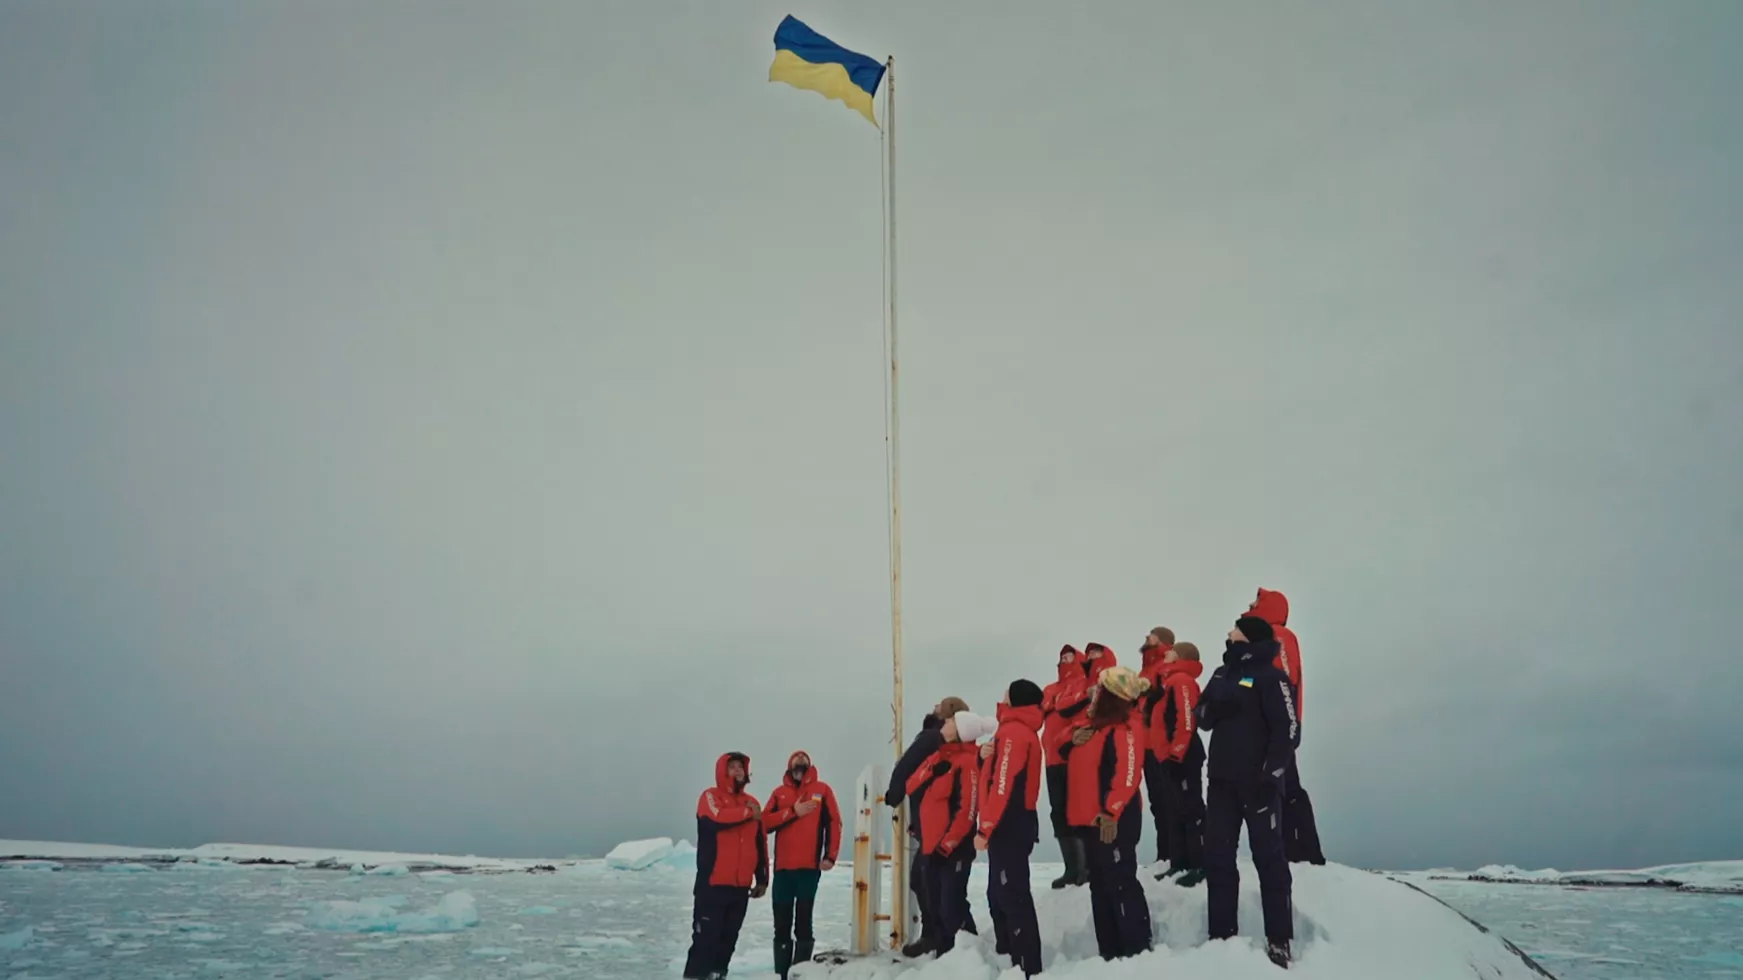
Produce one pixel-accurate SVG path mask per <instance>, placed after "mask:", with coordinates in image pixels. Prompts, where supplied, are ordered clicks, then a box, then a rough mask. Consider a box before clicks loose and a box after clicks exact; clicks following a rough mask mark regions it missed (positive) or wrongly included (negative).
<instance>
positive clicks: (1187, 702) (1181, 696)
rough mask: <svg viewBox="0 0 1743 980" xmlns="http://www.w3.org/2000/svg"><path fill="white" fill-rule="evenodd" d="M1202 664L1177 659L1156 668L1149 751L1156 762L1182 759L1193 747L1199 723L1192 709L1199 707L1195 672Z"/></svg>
mask: <svg viewBox="0 0 1743 980" xmlns="http://www.w3.org/2000/svg"><path fill="white" fill-rule="evenodd" d="M1202 673H1204V664H1202V663H1199V662H1198V661H1196V660H1176V661H1174V662H1173V663H1171V664H1162V665H1160V667H1159V668H1158V670H1157V674H1158V676H1159V678H1160V681H1161V683H1160V684H1159V685H1158V690H1159V691H1160V694H1159V695H1158V696H1157V698H1156V700H1155V702H1154V706H1153V707H1152V708H1151V709H1150V755H1151V756H1152V757H1154V758H1155V759H1156V761H1157V762H1181V761H1183V760H1185V758H1186V750H1187V749H1189V748H1191V747H1192V737H1193V735H1194V734H1196V733H1197V731H1198V723H1197V722H1196V721H1195V720H1194V719H1193V717H1192V712H1193V709H1194V708H1197V707H1198V693H1199V691H1198V676H1199V675H1200V674H1202Z"/></svg>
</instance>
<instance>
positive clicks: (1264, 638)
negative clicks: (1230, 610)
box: [1235, 616, 1277, 643]
mask: <svg viewBox="0 0 1743 980" xmlns="http://www.w3.org/2000/svg"><path fill="white" fill-rule="evenodd" d="M1235 629H1238V630H1240V631H1241V635H1242V636H1244V637H1246V638H1247V642H1248V643H1269V642H1271V641H1272V640H1275V639H1277V634H1276V632H1275V631H1273V630H1272V629H1271V624H1270V623H1267V622H1265V621H1264V620H1262V619H1260V618H1259V617H1257V616H1242V617H1241V618H1240V619H1237V620H1235Z"/></svg>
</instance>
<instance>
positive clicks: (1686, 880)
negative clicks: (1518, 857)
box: [1428, 861, 1743, 895]
mask: <svg viewBox="0 0 1743 980" xmlns="http://www.w3.org/2000/svg"><path fill="white" fill-rule="evenodd" d="M1428 874H1429V875H1431V876H1433V877H1435V878H1440V879H1446V880H1456V881H1491V882H1498V883H1504V884H1519V885H1589V886H1593V887H1600V888H1676V889H1680V890H1682V891H1688V892H1709V893H1713V894H1720V895H1743V861H1701V862H1696V863H1693V864H1666V865H1661V866H1659V867H1656V868H1639V869H1634V870H1628V871H1557V870H1555V869H1554V868H1545V869H1543V870H1541V871H1525V870H1522V869H1520V868H1515V867H1513V866H1512V865H1510V864H1506V865H1497V864H1492V865H1489V866H1488V867H1484V868H1478V869H1477V870H1475V871H1432V872H1428Z"/></svg>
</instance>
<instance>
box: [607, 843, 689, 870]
mask: <svg viewBox="0 0 1743 980" xmlns="http://www.w3.org/2000/svg"><path fill="white" fill-rule="evenodd" d="M605 866H606V867H608V868H614V869H616V870H618V871H647V870H650V869H673V870H678V871H694V870H696V846H695V845H694V844H691V843H690V842H689V841H687V840H680V841H674V840H672V838H670V837H654V838H651V839H649V840H631V841H624V842H623V843H621V844H619V845H617V846H616V847H614V848H612V849H611V853H610V854H607V855H606V856H605Z"/></svg>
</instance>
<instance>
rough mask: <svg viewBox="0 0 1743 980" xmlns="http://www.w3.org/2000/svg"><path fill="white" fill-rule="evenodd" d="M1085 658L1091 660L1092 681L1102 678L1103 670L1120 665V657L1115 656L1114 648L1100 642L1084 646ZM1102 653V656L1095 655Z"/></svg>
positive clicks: (1090, 675)
mask: <svg viewBox="0 0 1743 980" xmlns="http://www.w3.org/2000/svg"><path fill="white" fill-rule="evenodd" d="M1083 649H1084V654H1083V656H1084V659H1085V660H1087V661H1088V662H1089V679H1090V682H1091V683H1094V682H1096V681H1099V680H1101V675H1102V671H1104V670H1107V669H1108V668H1109V667H1118V666H1119V665H1120V658H1118V657H1116V656H1114V651H1113V648H1111V647H1106V646H1103V645H1101V644H1100V643H1091V644H1089V645H1087V646H1085V647H1084V648H1083ZM1096 653H1100V654H1101V655H1100V656H1093V655H1094V654H1096Z"/></svg>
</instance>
